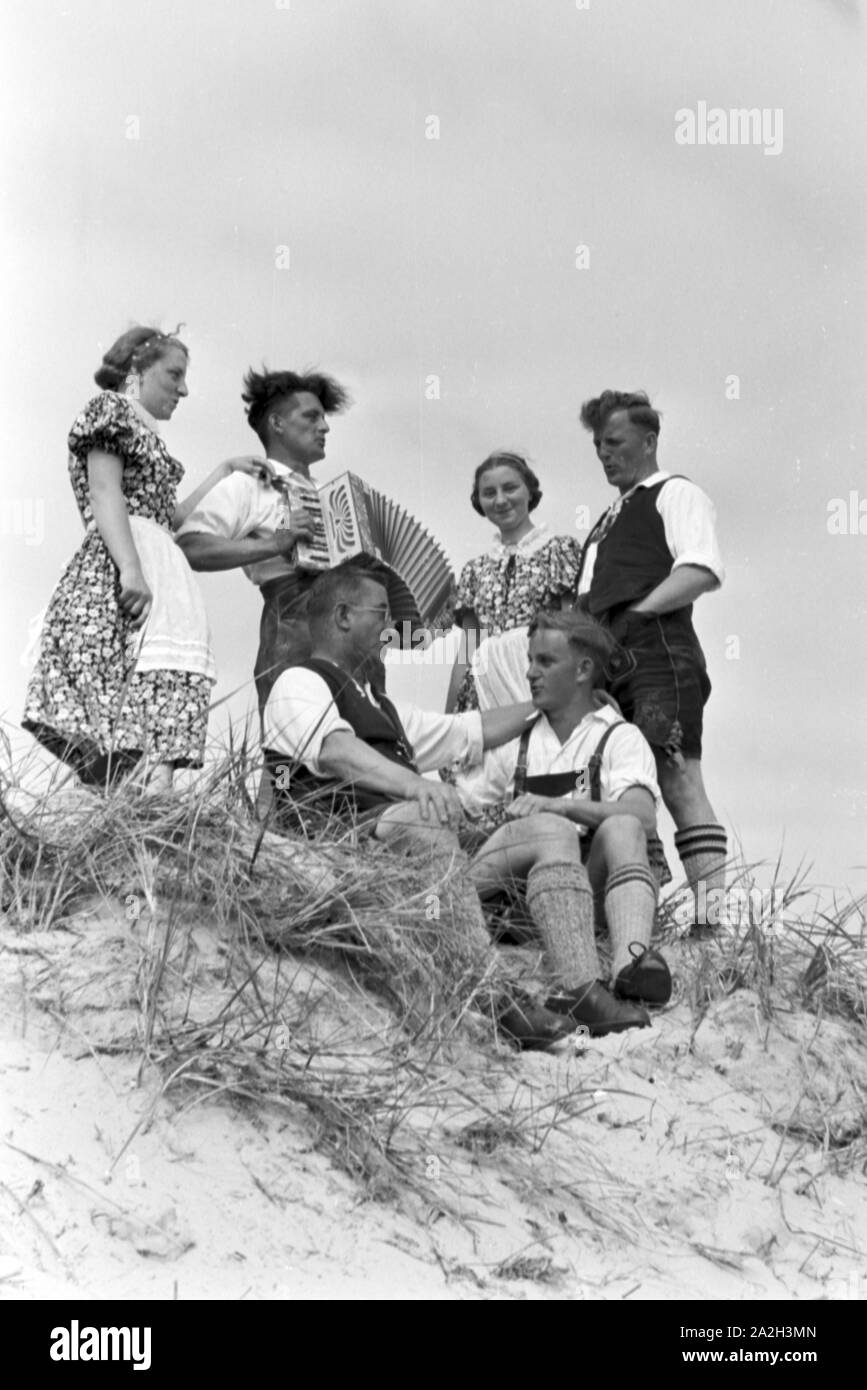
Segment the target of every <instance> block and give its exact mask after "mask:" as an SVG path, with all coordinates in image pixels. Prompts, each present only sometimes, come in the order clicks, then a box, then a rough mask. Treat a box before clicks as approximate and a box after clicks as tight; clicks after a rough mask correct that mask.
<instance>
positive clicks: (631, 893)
mask: <svg viewBox="0 0 867 1390" xmlns="http://www.w3.org/2000/svg"><path fill="white" fill-rule="evenodd" d="M656 892H657V890H656V879H655V878H654V876H653V874H652V873H651V871H650V869H648V867H647V865H646V864H623V865H621V867H620V868H619V869H615V870H614V872H613V873H611V874H609V875H608V881H607V882H606V884H605V918H606V921H607V923H608V930H609V932H610V933H611V950H612V960H611V975H612V978H613V979H615V980H616V979H617V976H618V975H619V974H620V972H621V970H622V969H623V967H624V966H625V965H629V963H630V961H632V960H633V959H634V955H633V953H632V952H631V951H630V949H629V947H630V946H631V945H632V944H633V942H635V943H636V944H637V945H639V946H649V945H650V933H651V932H652V931H653V919H654V917H655V915H656Z"/></svg>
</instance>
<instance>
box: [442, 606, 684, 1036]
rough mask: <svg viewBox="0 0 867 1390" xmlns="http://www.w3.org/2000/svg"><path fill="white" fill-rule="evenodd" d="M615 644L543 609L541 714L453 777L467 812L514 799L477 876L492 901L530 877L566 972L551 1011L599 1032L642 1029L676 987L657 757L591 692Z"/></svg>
mask: <svg viewBox="0 0 867 1390" xmlns="http://www.w3.org/2000/svg"><path fill="white" fill-rule="evenodd" d="M612 650H613V641H612V639H611V637H610V636H609V635H608V633H607V632H606V631H605V630H604V629H603V628H602V627H601V626H600V625H599V624H598V623H596V622H595V621H594V620H593V619H592V618H589V617H586V616H585V615H583V614H581V613H575V612H568V611H565V612H559V613H539V614H538V615H537V616H536V618H535V619H534V621H533V622H532V624H531V626H530V629H529V670H528V679H529V683H530V690H531V694H532V697H533V705H534V707H535V709H536V711H537V714H536V716H535V718H531V720H530V721H529V722H528V726H527V728H526V729H525V731H524V733H523V735H522V737H521V739H520V740H513V741H512V742H511V743H508V744H505V745H503V746H501V747H498V748H496V749H494V750H493V751H492V752H489V753H487V754H486V755H485V759H484V763H483V765H482V766H481V767H480V768H478V769H476V770H475V771H468V772H464V773H462V774H460V775H459V776H458V778H457V782H456V785H457V789H458V792H459V794H460V796H461V800H462V801H463V804H464V807H465V809H467V810H468V811H469V812H470V813H473V812H480V811H481V810H483V809H484V808H485V807H490V806H494V805H498V804H502V803H504V802H508V803H509V804H508V806H507V808H506V809H507V814H508V815H509V817H510V818H511V819H510V823H506V824H504V825H501V826H500V828H499V829H497V830H495V831H494V833H493V834H492V835H491V836H490V837H489V838H488V839H487V840H486V841H485V843H484V845H483V846H482V848H481V849H480V850H479V851H478V852H477V854H476V855H475V857H474V859H473V861H472V865H471V868H470V879H471V882H472V883H473V884H474V885H475V888H476V890H477V892H478V893H479V896H480V897H481V898H482V899H483V900H484V899H485V898H490V897H494V896H496V895H498V894H500V893H501V892H502V891H503V889H504V888H505V889H513V888H515V887H518V886H524V885H525V886H526V901H527V906H528V908H529V912H530V916H531V917H532V919H533V923H534V925H535V927H536V929H537V930H538V932H539V933H540V935H541V938H542V941H543V943H544V945H545V948H546V952H547V953H548V955H549V957H550V958H552V959H553V960H556V962H557V973H558V975H559V977H560V988H559V989H558V991H557V992H556V993H555V994H553V995H552V996H551V997H550V998H549V999H548V1000H547V1001H546V1006H547V1007H548V1008H549V1009H551V1010H553V1011H555V1012H562V1013H563V1014H565V1015H567V1016H568V1017H569V1018H570V1019H571V1020H572V1021H573V1023H574V1024H575V1025H576V1026H578V1025H583V1026H584V1027H585V1028H587V1029H588V1030H589V1032H590V1034H591V1035H593V1036H596V1035H600V1034H603V1033H609V1032H619V1031H621V1030H622V1029H625V1028H632V1027H641V1026H643V1025H644V1024H646V1023H648V1022H649V1018H648V1015H647V1013H646V1012H645V1010H644V1009H643V1008H642V1007H640V1004H641V1003H651V1004H664V1003H666V1002H667V1001H668V999H669V998H670V996H671V976H670V974H669V971H668V966H667V965H666V963H665V960H664V959H663V957H662V956H661V954H660V953H659V952H658V951H656V950H654V949H652V948H651V947H650V936H651V931H652V928H653V922H654V917H655V913H656V898H657V889H656V882H655V879H654V877H653V874H652V873H651V870H650V868H649V866H648V860H647V839H648V836H653V835H654V834H655V830H656V806H657V804H658V803H659V788H658V786H657V783H656V775H655V764H654V759H653V754H652V752H651V750H650V747H649V745H648V744H647V742H646V741H645V739H644V737H643V735H642V734H641V733H640V732H639V730H638V729H637V728H636V727H635V726H634V725H633V724H627V723H624V722H623V721H622V720H620V718H619V716H618V715H617V714H616V713H615V711H614V710H612V709H611V708H610V707H608V706H601V707H597V705H596V704H595V702H594V698H593V688H594V685H595V684H597V683H600V682H601V681H602V679H603V678H604V670H605V665H606V663H607V661H608V659H609V657H610V655H611V652H612ZM594 755H595V756H594ZM600 755H601V757H600ZM594 891H595V892H596V893H598V894H599V895H600V897H603V898H604V909H605V919H606V923H607V927H608V931H609V933H610V937H611V945H612V953H613V961H612V982H611V987H610V988H608V987H607V986H606V985H604V984H602V983H601V982H600V981H599V979H598V976H599V973H600V967H599V959H598V956H597V952H596V940H595V936H594V901H593V898H594Z"/></svg>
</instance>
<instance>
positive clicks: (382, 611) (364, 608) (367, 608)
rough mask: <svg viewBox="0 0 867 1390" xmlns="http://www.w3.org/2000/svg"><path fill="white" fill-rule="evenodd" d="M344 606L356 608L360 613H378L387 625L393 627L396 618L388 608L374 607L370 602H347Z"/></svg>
mask: <svg viewBox="0 0 867 1390" xmlns="http://www.w3.org/2000/svg"><path fill="white" fill-rule="evenodd" d="M343 607H344V608H355V609H356V610H357V611H358V612H359V613H378V614H379V616H380V618H381V619H382V621H383V624H384V626H385V627H391V625H392V623H393V622H394V619H393V618H392V616H391V614H390V613H389V611H388V609H387V608H373V607H371V605H370V604H368V603H345V604H344V605H343Z"/></svg>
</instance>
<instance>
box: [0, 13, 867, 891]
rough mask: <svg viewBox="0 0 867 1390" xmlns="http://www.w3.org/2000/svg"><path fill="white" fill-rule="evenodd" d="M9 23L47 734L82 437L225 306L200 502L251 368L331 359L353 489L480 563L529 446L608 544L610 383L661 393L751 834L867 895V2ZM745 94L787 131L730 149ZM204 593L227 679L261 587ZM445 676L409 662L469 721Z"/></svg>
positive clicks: (665, 440) (226, 582)
mask: <svg viewBox="0 0 867 1390" xmlns="http://www.w3.org/2000/svg"><path fill="white" fill-rule="evenodd" d="M3 23H4V26H5V29H6V31H7V33H6V42H5V43H4V45H3V48H4V51H5V60H4V61H5V73H4V81H3V89H4V94H3V98H2V101H3V104H4V108H5V109H4V120H3V130H4V133H5V136H6V139H5V145H6V150H7V161H6V168H7V171H8V174H7V196H6V199H5V203H6V220H5V224H4V242H5V245H4V250H5V252H6V255H5V257H4V263H5V265H6V267H7V274H8V279H7V287H6V288H7V293H6V297H5V303H6V306H7V308H6V314H5V320H4V323H5V334H4V343H5V364H4V373H3V375H4V381H5V385H6V390H5V392H4V414H3V437H4V450H3V456H4V462H3V478H2V488H0V517H2V529H3V532H4V535H3V555H4V565H5V576H4V594H5V595H6V598H7V602H6V605H5V609H6V611H5V614H4V621H5V628H4V652H5V653H6V658H7V659H6V663H5V669H4V671H3V675H2V686H0V711H2V712H3V714H4V717H5V719H6V721H7V732H8V733H9V734H10V736H11V737H13V741H14V743H15V746H16V747H20V748H22V749H23V748H25V747H27V746H28V745H29V746H32V744H31V743H30V740H29V739H28V738H27V737H26V736H25V735H24V734H23V733H21V732H20V730H19V731H18V732H16V728H17V725H18V721H19V719H20V715H21V709H22V704H23V695H24V687H25V683H26V676H27V672H26V670H25V668H24V667H23V666H22V664H21V662H20V659H19V654H20V653H21V651H22V649H23V648H24V647H25V645H26V640H27V628H28V622H29V620H30V619H31V618H32V617H33V616H34V615H35V614H36V613H37V612H38V611H39V610H40V609H41V608H42V607H43V606H44V604H45V603H46V601H47V599H48V596H49V594H50V591H51V587H52V585H53V583H54V582H55V580H56V578H57V576H58V574H59V572H60V570H61V568H62V567H63V565H64V564H65V563H66V562H67V560H68V559H69V557H70V555H71V554H72V552H73V550H74V548H75V546H76V545H77V544H78V541H79V539H80V534H81V530H80V522H79V520H78V517H77V513H76V510H75V506H74V503H73V498H72V492H71V489H70V487H69V483H68V477H67V466H66V435H67V432H68V429H69V425H70V423H71V421H72V419H73V417H74V416H75V414H76V413H77V411H78V410H79V409H80V408H81V406H82V405H83V404H84V403H85V401H86V400H87V399H89V397H90V396H91V395H92V394H94V393H95V390H96V388H95V387H94V385H93V382H92V374H93V371H94V370H95V368H96V366H97V365H98V362H99V359H100V356H101V354H102V351H103V350H104V349H105V348H106V347H107V346H108V345H109V344H110V343H111V342H112V341H113V339H114V338H115V337H116V336H117V335H118V334H119V333H120V332H122V331H123V329H124V328H126V327H127V326H128V325H129V323H130V322H133V321H140V322H141V321H143V322H155V323H158V324H159V325H160V326H162V327H164V328H171V327H174V325H175V324H176V323H177V322H178V321H179V320H183V321H184V322H185V324H186V325H187V326H186V329H185V331H184V337H185V339H186V341H187V342H188V344H189V346H190V350H191V365H190V372H189V386H190V396H189V399H188V400H187V401H185V402H183V403H182V404H181V406H180V407H179V409H178V411H177V413H176V416H175V419H174V420H173V421H172V422H171V424H170V425H169V426H168V428H167V431H166V437H167V440H168V442H169V444H170V447H171V448H172V450H173V452H174V453H175V454H176V455H177V456H178V457H179V458H180V459H181V460H182V461H183V462H184V464H185V466H186V468H187V479H188V481H189V482H190V485H191V486H192V485H193V484H194V483H195V482H197V481H198V480H199V479H200V478H201V476H202V475H203V474H204V473H205V472H206V471H207V469H208V468H210V466H211V465H212V464H213V463H214V462H216V461H217V460H218V459H220V458H222V457H225V456H227V455H231V454H234V453H239V452H246V451H248V450H253V451H255V449H256V440H255V438H254V436H253V435H252V434H251V433H250V431H249V429H248V427H247V425H246V422H245V420H244V417H243V413H242V408H241V403H240V400H239V392H240V379H241V375H242V373H243V371H244V370H245V368H246V367H247V366H249V365H250V364H251V363H254V364H257V365H258V364H260V363H261V362H263V361H265V362H266V363H267V364H268V365H269V366H271V367H273V368H284V367H296V368H297V367H302V366H304V365H306V364H311V363H315V364H318V365H319V366H321V367H322V368H323V369H324V370H327V371H329V372H332V373H334V374H335V375H336V376H337V377H338V378H339V379H341V380H342V381H345V382H346V383H347V385H348V386H349V387H350V389H351V392H352V395H353V397H354V400H355V404H354V406H353V408H352V409H351V410H350V411H349V412H348V413H347V414H346V415H345V416H344V417H342V418H338V419H336V420H335V421H334V423H333V429H332V434H331V437H330V441H329V450H328V458H327V460H326V461H325V462H324V463H323V464H322V465H320V466H319V469H318V471H317V476H318V477H319V478H320V480H321V479H324V478H328V477H332V476H335V475H336V474H337V473H340V472H343V471H345V470H346V469H351V470H353V471H355V472H357V473H358V474H359V475H360V476H361V477H363V478H364V479H365V480H367V481H368V482H370V483H371V484H373V485H374V486H376V487H378V488H380V489H381V490H383V491H385V492H387V493H389V494H390V495H391V496H393V497H395V498H397V499H398V500H399V501H401V502H402V503H403V504H404V505H405V506H406V507H407V508H408V509H409V510H410V511H411V512H412V513H413V514H415V515H416V516H417V517H418V518H419V519H420V520H422V521H423V522H424V523H425V524H426V525H428V527H429V528H430V529H431V530H432V531H433V532H434V533H435V534H436V535H437V537H438V538H439V539H440V540H441V541H442V542H443V544H444V545H445V546H446V548H447V550H448V551H449V554H450V556H451V559H452V561H453V563H454V565H455V567H456V568H459V567H460V565H461V564H463V563H464V561H465V560H467V559H468V558H469V557H470V556H471V555H474V554H478V553H479V552H480V551H481V550H482V549H484V548H485V546H486V545H487V543H488V540H489V528H488V527H487V525H486V523H485V522H484V521H483V520H482V519H481V518H479V517H478V516H476V514H475V513H474V512H473V511H472V510H471V508H470V505H469V501H468V494H469V488H470V482H471V477H472V472H473V469H474V467H475V465H476V464H477V463H478V462H480V461H481V459H482V458H483V457H484V456H485V455H486V454H487V453H488V452H490V450H491V449H492V448H494V447H496V446H506V447H508V448H512V449H518V450H521V451H526V452H527V453H528V454H529V455H530V457H531V458H532V460H533V462H534V464H535V466H536V468H537V471H538V473H539V475H540V477H541V480H542V484H543V488H544V493H545V497H544V501H543V503H542V507H541V508H540V511H539V513H537V515H538V516H539V518H540V519H542V520H545V521H547V522H548V524H549V525H550V526H551V527H552V528H553V529H555V530H557V531H574V528H575V525H576V519H577V520H578V521H581V519H582V516H583V512H582V511H581V510H579V509H583V508H586V509H587V511H588V512H589V514H590V516H591V517H594V518H595V516H596V515H597V514H598V513H599V512H600V511H601V510H602V508H603V507H604V506H605V505H606V504H607V502H608V500H609V496H610V492H609V489H608V488H607V485H606V484H605V481H604V478H603V476H602V473H601V468H600V466H599V464H598V463H597V461H596V459H595V456H594V454H593V452H592V447H591V444H590V440H589V437H588V436H587V435H586V434H585V433H584V432H583V431H582V430H581V429H580V428H579V427H578V424H577V412H578V409H579V406H580V403H581V401H582V400H583V399H585V398H586V397H588V396H590V395H595V394H598V392H599V391H600V390H602V389H604V388H605V387H619V388H636V387H644V388H646V389H647V390H648V391H649V392H650V394H651V396H652V398H653V400H654V402H655V403H656V405H657V406H658V408H659V409H660V410H661V411H662V413H663V417H664V420H663V430H662V436H661V441H660V461H661V465H662V466H663V467H667V468H669V469H671V470H672V471H675V472H681V473H685V474H687V475H688V476H689V477H691V478H693V479H694V480H695V481H696V482H697V483H699V484H700V485H701V486H702V487H704V488H705V490H706V491H707V492H709V493H710V495H711V496H712V497H713V499H714V501H715V503H716V506H717V510H718V518H719V527H720V534H721V540H722V544H723V548H724V553H725V558H726V562H727V566H728V580H727V583H726V585H725V587H724V588H723V589H722V590H721V591H720V592H719V593H717V594H713V595H709V596H706V597H704V598H702V599H701V600H700V602H699V604H698V606H697V614H696V624H697V627H698V630H699V634H700V636H701V639H702V641H703V644H704V646H705V650H706V653H707V657H708V663H709V667H710V672H711V677H712V680H713V683H714V693H713V695H712V697H711V702H710V704H709V707H708V710H707V714H706V737H705V764H706V781H707V785H708V788H709V791H710V795H711V799H712V801H713V803H714V805H715V807H716V810H717V812H718V814H719V816H720V817H721V819H722V820H723V821H724V822H725V823H726V824H727V825H728V826H729V828H731V829H734V830H735V831H736V832H737V834H738V835H739V836H740V838H741V839H742V841H743V843H744V848H745V851H746V854H747V857H748V858H750V859H753V860H759V859H773V858H776V855H777V852H778V851H779V849H780V847H781V845H783V846H784V860H785V863H786V864H787V865H788V866H789V867H794V866H795V865H796V863H797V862H798V860H799V859H800V858H801V857H802V856H805V857H806V858H807V859H808V860H812V861H813V862H814V864H815V869H814V872H813V875H812V877H813V879H814V880H815V881H818V882H820V883H827V884H835V885H837V886H838V887H843V886H844V885H848V886H849V887H850V888H851V889H853V890H855V891H863V890H864V889H865V888H867V869H865V868H864V867H863V866H865V865H867V846H865V845H864V823H865V819H867V780H865V762H867V759H865V750H867V733H865V719H864V702H865V687H867V678H865V677H867V671H865V667H867V661H865V621H864V620H865V616H867V611H865V610H867V604H865V587H864V573H865V559H867V479H865V464H864V460H865V442H867V441H865V437H864V436H865V429H864V406H863V402H864V388H863V381H862V378H863V373H864V360H865V357H864V346H865V342H864V323H865V295H864V269H865V264H864V245H865V226H864V222H865V218H864V205H865V194H864V189H865V173H867V170H865V157H864V116H863V93H864V90H865V87H867V71H865V68H867V65H865V36H864V26H863V20H862V17H861V16H860V14H859V8H858V6H857V4H856V3H854V0H852V2H851V3H846V2H845V0H836V3H835V0H777V3H774V2H773V0H726V3H722V0H658V2H657V3H653V4H651V3H649V0H589V4H586V5H583V6H579V4H576V3H575V0H472V2H471V3H468V0H290V3H287V4H280V3H278V4H275V3H274V0H207V3H204V0H184V3H183V4H180V3H177V0H148V3H147V4H140V5H129V4H123V5H119V4H117V3H116V0H66V3H59V0H58V3H52V0H27V3H24V2H23V0H21V3H18V4H17V5H7V6H6V7H5V9H4V19H3ZM702 103H704V107H703V108H702V106H701V104H702ZM712 108H721V109H722V111H723V112H725V113H728V112H729V111H730V110H732V109H740V108H756V109H757V110H759V111H764V112H766V113H767V115H766V119H765V129H764V136H763V137H762V138H761V139H759V140H758V141H757V143H752V144H732V143H726V144H719V143H718V144H710V143H706V142H705V141H704V140H702V136H703V133H704V131H703V128H702V120H703V119H704V122H705V125H704V129H706V128H707V118H706V115H705V116H704V117H703V116H702V111H703V110H704V112H705V113H706V112H707V111H709V110H711V109H712ZM684 111H687V112H692V113H694V115H695V122H696V128H695V135H696V140H695V143H693V144H684V143H679V142H678V140H677V139H676V138H675V137H676V133H677V132H678V130H680V131H681V134H683V131H684V129H686V128H687V127H688V124H689V118H686V117H684V116H683V115H682V114H681V115H680V116H678V113H683V112H684ZM727 119H728V118H727V117H726V120H727ZM720 129H723V133H725V129H726V127H725V124H724V125H723V126H722V127H720V125H719V120H718V119H717V133H719V130H720ZM729 133H732V131H731V128H730V127H729ZM432 137H435V138H432ZM771 137H773V138H771ZM286 248H288V251H287V250H286ZM579 248H586V249H585V250H579ZM287 261H288V265H287V264H286V262H287ZM432 377H436V378H438V392H439V398H438V399H437V398H436V389H437V388H435V387H431V385H430V378H432ZM426 385H427V387H428V389H427V391H426ZM431 397H433V398H431ZM850 494H855V496H854V497H853V498H850ZM834 499H840V501H841V503H842V502H845V513H846V516H847V517H848V516H849V512H850V502H851V504H852V507H851V510H852V515H853V518H854V520H855V524H856V529H855V531H854V532H853V531H852V526H851V522H850V521H846V522H845V523H844V522H843V521H842V520H841V519H840V518H839V517H838V516H837V512H838V511H839V512H840V515H841V516H842V511H843V509H842V508H836V509H835V507H834ZM862 499H863V504H864V513H865V515H864V521H863V527H864V533H865V534H859V533H858V531H857V520H858V507H859V504H860V503H861V501H862ZM829 509H830V512H831V513H833V517H830V520H829ZM844 524H845V526H846V532H845V533H842V534H841V533H840V532H841V527H842V526H843V525H844ZM579 534H581V532H580V531H579ZM200 583H201V586H202V590H203V593H204V595H205V599H206V603H207V606H208V609H209V612H210V615H211V620H212V625H213V631H214V639H215V647H216V652H217V658H218V662H219V666H220V682H219V685H218V687H217V697H218V698H219V697H220V696H223V695H226V694H228V693H229V692H230V691H232V690H234V689H235V688H236V687H240V686H245V683H248V682H249V679H250V672H251V669H252V663H253V659H254V655H255V650H256V643H257V626H258V617H259V611H260V601H259V598H258V594H257V592H256V591H255V590H254V589H253V587H252V586H251V585H250V584H249V583H248V581H247V580H246V579H245V578H244V577H243V575H241V574H240V572H235V573H230V574H224V575H202V576H200ZM447 675H448V671H447V666H446V665H445V664H443V663H442V662H441V663H440V664H434V665H428V666H426V667H424V668H420V667H415V668H413V669H408V670H398V671H394V672H392V674H391V676H390V683H391V686H392V689H393V692H396V693H398V694H401V693H407V692H412V693H413V694H414V695H415V696H416V698H418V699H419V700H420V702H423V703H428V704H430V705H431V706H432V707H441V704H442V700H443V698H444V693H445V687H446V684H447ZM251 691H252V687H251V685H249V684H246V688H245V689H244V690H243V691H242V692H241V693H240V694H239V695H237V696H235V697H233V699H232V700H231V701H230V702H229V703H228V704H226V705H223V706H222V707H221V708H220V710H219V711H218V712H217V713H216V714H215V715H214V717H213V720H212V731H213V733H214V734H215V735H216V736H218V737H219V736H220V734H221V730H222V729H223V728H224V726H225V720H226V717H227V712H228V711H231V713H232V715H233V716H234V717H238V716H240V715H241V714H242V713H243V711H244V709H245V708H246V707H247V706H248V705H249V704H250V695H251ZM664 819H665V824H666V830H667V838H668V837H669V834H670V827H669V825H668V821H667V817H665V818H664Z"/></svg>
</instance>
